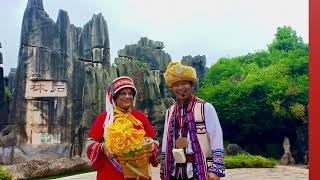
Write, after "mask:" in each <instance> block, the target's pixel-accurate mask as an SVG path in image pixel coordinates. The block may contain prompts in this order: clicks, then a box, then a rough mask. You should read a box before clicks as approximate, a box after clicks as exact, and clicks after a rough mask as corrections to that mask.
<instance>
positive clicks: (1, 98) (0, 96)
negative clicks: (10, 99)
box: [0, 43, 8, 131]
mask: <svg viewBox="0 0 320 180" xmlns="http://www.w3.org/2000/svg"><path fill="white" fill-rule="evenodd" d="M0 48H2V46H1V43H0ZM0 117H1V118H0V131H1V130H2V129H3V128H4V127H5V126H6V125H7V124H8V104H7V102H6V99H5V88H4V76H3V58H2V53H1V51H0Z"/></svg>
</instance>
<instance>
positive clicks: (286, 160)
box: [279, 137, 295, 165]
mask: <svg viewBox="0 0 320 180" xmlns="http://www.w3.org/2000/svg"><path fill="white" fill-rule="evenodd" d="M283 150H284V153H283V155H282V157H281V159H280V162H279V163H280V164H282V165H288V164H295V160H294V158H293V157H292V154H291V150H290V141H289V138H288V137H285V138H284V140H283Z"/></svg>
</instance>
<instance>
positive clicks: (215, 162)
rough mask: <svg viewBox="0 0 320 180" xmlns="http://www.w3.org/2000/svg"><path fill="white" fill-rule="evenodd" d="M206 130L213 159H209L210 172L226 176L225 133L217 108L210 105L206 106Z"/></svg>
mask: <svg viewBox="0 0 320 180" xmlns="http://www.w3.org/2000/svg"><path fill="white" fill-rule="evenodd" d="M204 114H205V123H206V129H207V133H208V137H209V141H210V146H211V150H212V159H207V164H208V172H211V173H214V174H216V175H218V176H220V177H224V176H225V166H224V150H223V133H222V128H221V125H220V122H219V118H218V115H217V112H216V110H215V108H214V107H213V106H212V105H211V104H210V103H205V105H204Z"/></svg>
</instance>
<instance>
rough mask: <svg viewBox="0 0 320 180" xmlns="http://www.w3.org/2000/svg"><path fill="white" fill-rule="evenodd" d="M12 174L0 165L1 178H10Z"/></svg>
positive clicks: (6, 179)
mask: <svg viewBox="0 0 320 180" xmlns="http://www.w3.org/2000/svg"><path fill="white" fill-rule="evenodd" d="M11 178H12V174H11V173H10V172H8V171H7V170H5V169H4V168H3V167H2V166H0V179H1V180H11Z"/></svg>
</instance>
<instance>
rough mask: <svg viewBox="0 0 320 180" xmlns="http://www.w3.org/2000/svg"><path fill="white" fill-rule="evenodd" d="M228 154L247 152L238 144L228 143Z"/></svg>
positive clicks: (226, 151) (226, 149) (226, 150)
mask: <svg viewBox="0 0 320 180" xmlns="http://www.w3.org/2000/svg"><path fill="white" fill-rule="evenodd" d="M225 153H226V155H230V156H231V155H237V154H247V152H246V151H244V150H243V149H242V148H241V147H240V146H239V145H238V144H228V146H227V147H226V148H225Z"/></svg>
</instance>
